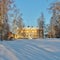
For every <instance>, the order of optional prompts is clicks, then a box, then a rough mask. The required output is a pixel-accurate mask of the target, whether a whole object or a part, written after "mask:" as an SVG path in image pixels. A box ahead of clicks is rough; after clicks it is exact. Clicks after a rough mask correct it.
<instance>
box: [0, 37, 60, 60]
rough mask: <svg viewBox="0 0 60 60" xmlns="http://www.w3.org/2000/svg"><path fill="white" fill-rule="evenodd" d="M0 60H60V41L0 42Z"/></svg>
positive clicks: (25, 40)
mask: <svg viewBox="0 0 60 60" xmlns="http://www.w3.org/2000/svg"><path fill="white" fill-rule="evenodd" d="M0 60H60V39H56V38H54V39H52V38H51V39H20V40H15V41H0Z"/></svg>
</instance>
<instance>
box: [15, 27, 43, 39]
mask: <svg viewBox="0 0 60 60" xmlns="http://www.w3.org/2000/svg"><path fill="white" fill-rule="evenodd" d="M15 38H16V39H17V38H19V39H20V38H22V39H37V38H43V30H42V29H39V28H34V27H32V28H30V27H27V28H23V29H18V30H17V31H16V36H15Z"/></svg>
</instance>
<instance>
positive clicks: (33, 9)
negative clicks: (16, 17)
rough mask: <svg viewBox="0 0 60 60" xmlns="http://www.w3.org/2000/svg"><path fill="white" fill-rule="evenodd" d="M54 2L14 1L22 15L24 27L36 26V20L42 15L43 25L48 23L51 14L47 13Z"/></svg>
mask: <svg viewBox="0 0 60 60" xmlns="http://www.w3.org/2000/svg"><path fill="white" fill-rule="evenodd" d="M53 1H55V0H15V3H16V6H17V8H19V9H20V12H21V13H22V14H23V15H22V17H23V22H24V24H25V26H37V25H38V24H37V19H38V18H39V17H40V15H41V12H43V13H44V18H45V23H49V20H50V17H51V13H49V12H48V9H47V8H48V7H49V6H50V3H52V2H53Z"/></svg>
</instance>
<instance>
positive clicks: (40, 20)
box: [38, 13, 44, 37]
mask: <svg viewBox="0 0 60 60" xmlns="http://www.w3.org/2000/svg"><path fill="white" fill-rule="evenodd" d="M38 27H39V29H42V33H41V34H42V35H43V36H42V37H44V14H43V13H42V14H41V16H40V18H39V19H38ZM39 34H40V31H39Z"/></svg>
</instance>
